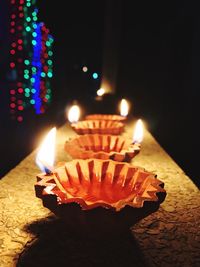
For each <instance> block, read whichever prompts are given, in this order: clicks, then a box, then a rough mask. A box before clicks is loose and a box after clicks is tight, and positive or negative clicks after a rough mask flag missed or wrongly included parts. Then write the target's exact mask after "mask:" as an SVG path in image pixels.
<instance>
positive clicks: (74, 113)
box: [68, 105, 80, 123]
mask: <svg viewBox="0 0 200 267" xmlns="http://www.w3.org/2000/svg"><path fill="white" fill-rule="evenodd" d="M79 118H80V108H79V106H78V105H73V106H72V107H71V108H70V109H69V112H68V120H69V121H70V122H71V123H72V122H77V121H78V120H79Z"/></svg>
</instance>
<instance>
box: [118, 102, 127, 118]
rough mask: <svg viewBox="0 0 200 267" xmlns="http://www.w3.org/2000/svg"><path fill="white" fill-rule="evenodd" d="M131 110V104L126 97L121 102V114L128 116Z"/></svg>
mask: <svg viewBox="0 0 200 267" xmlns="http://www.w3.org/2000/svg"><path fill="white" fill-rule="evenodd" d="M128 112H129V104H128V102H127V100H126V99H124V98H123V99H122V100H121V102H120V114H121V116H124V117H125V116H127V115H128Z"/></svg>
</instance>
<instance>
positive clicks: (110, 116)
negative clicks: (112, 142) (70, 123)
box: [85, 114, 127, 122]
mask: <svg viewBox="0 0 200 267" xmlns="http://www.w3.org/2000/svg"><path fill="white" fill-rule="evenodd" d="M126 119H127V118H126V116H121V115H115V114H89V115H87V116H85V120H106V121H107V120H108V121H118V122H125V120H126Z"/></svg>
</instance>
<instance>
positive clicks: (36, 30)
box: [10, 0, 53, 122]
mask: <svg viewBox="0 0 200 267" xmlns="http://www.w3.org/2000/svg"><path fill="white" fill-rule="evenodd" d="M10 4H11V15H10V34H11V47H10V73H11V75H10V80H11V88H10V112H11V114H12V118H14V119H17V120H18V121H19V122H22V121H23V111H24V109H26V108H28V107H34V110H35V112H36V114H41V113H44V112H45V111H46V108H47V105H48V104H49V103H50V102H51V83H50V79H51V78H52V77H53V60H52V56H53V51H52V44H53V37H52V36H51V35H50V34H49V30H48V29H47V28H46V26H45V24H44V23H41V22H38V9H37V8H36V5H35V4H36V0H10Z"/></svg>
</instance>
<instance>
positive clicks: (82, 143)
mask: <svg viewBox="0 0 200 267" xmlns="http://www.w3.org/2000/svg"><path fill="white" fill-rule="evenodd" d="M64 149H65V151H66V152H67V153H68V154H69V155H70V156H71V157H72V158H74V159H75V158H77V159H90V158H97V159H104V160H107V159H112V160H115V161H125V162H130V161H131V159H132V158H133V157H135V156H136V155H137V154H138V153H139V151H140V143H133V141H132V140H129V139H127V138H124V137H122V136H116V135H104V134H85V135H80V136H78V137H75V138H73V139H69V140H68V141H66V142H65V146H64Z"/></svg>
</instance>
